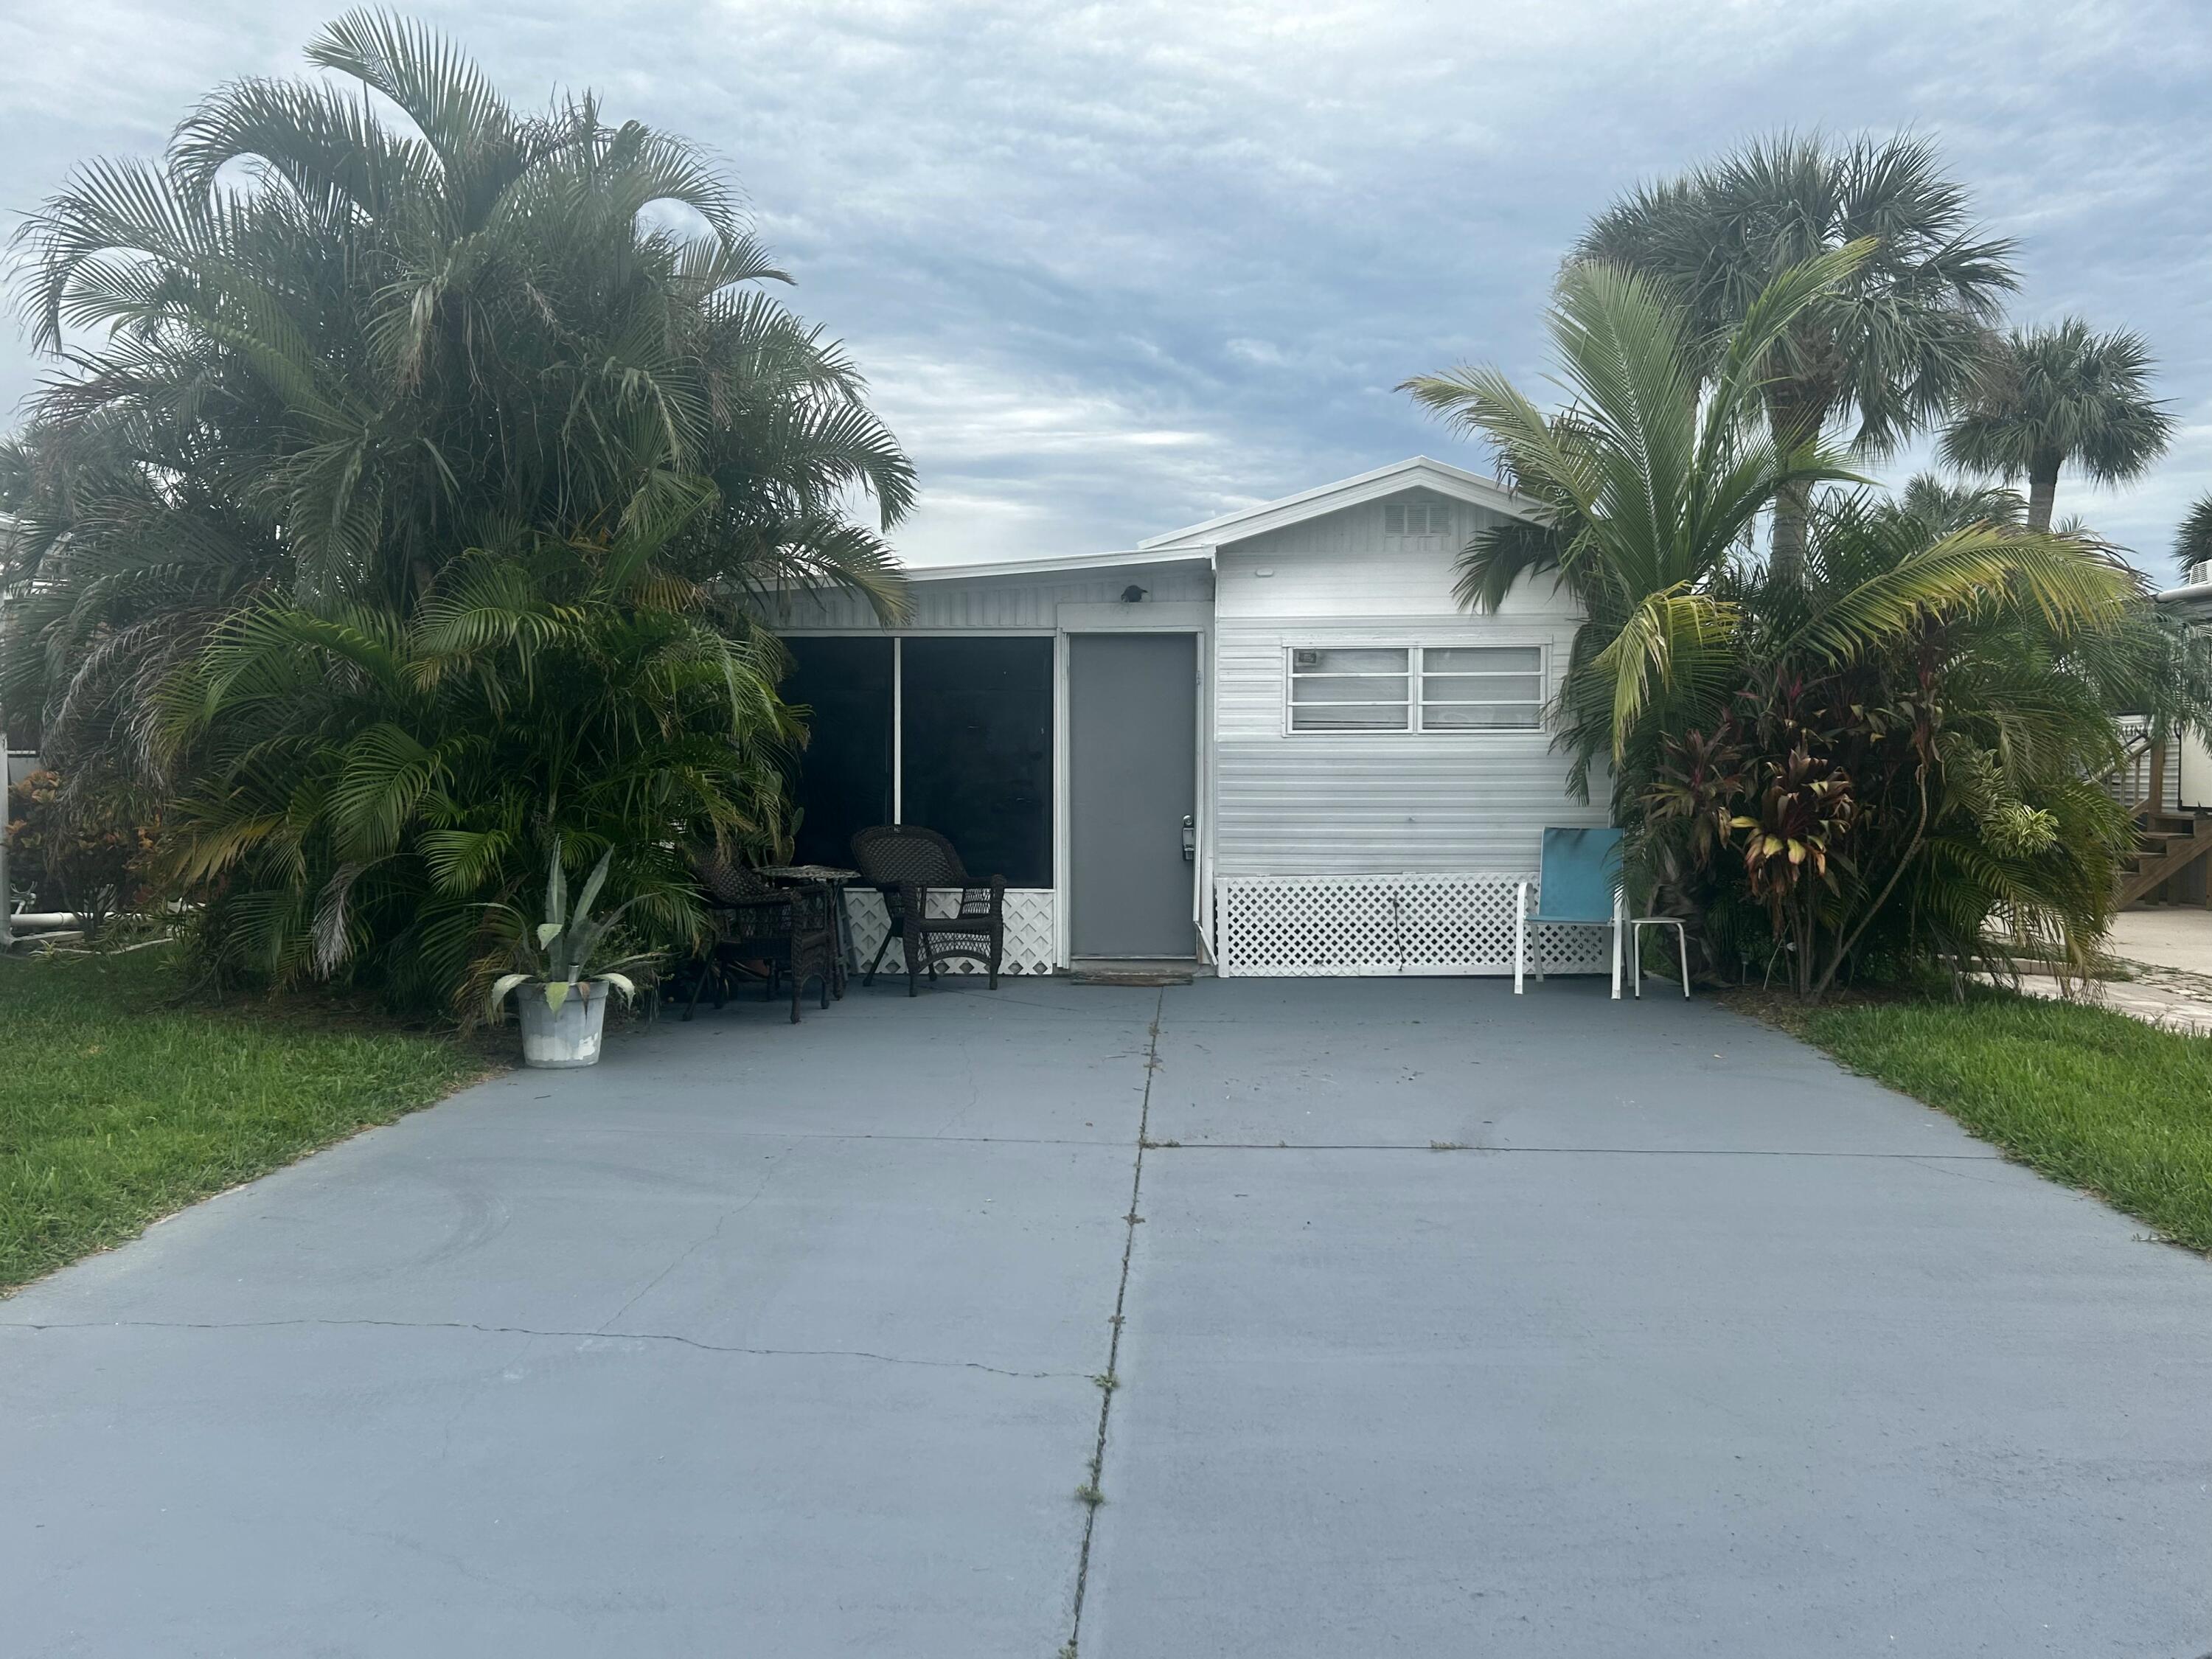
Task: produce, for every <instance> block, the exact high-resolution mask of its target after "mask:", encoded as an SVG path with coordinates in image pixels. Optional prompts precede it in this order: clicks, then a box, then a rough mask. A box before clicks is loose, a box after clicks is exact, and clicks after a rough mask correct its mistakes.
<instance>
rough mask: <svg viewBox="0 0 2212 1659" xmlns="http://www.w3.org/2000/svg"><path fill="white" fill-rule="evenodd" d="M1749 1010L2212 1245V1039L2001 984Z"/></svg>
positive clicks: (2025, 1155)
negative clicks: (1954, 995) (1933, 994)
mask: <svg viewBox="0 0 2212 1659" xmlns="http://www.w3.org/2000/svg"><path fill="white" fill-rule="evenodd" d="M1753 1012H1755V1013H1757V1014H1758V1015H1759V1016H1761V1017H1764V1018H1770V1019H1771V1020H1772V1021H1773V1022H1774V1023H1775V1024H1780V1025H1782V1026H1784V1028H1785V1029H1787V1030H1790V1031H1792V1032H1794V1033H1796V1035H1797V1036H1801V1037H1803V1038H1804V1039H1806V1040H1807V1041H1808V1042H1811V1043H1813V1044H1814V1046H1815V1047H1817V1048H1823V1049H1825V1050H1826V1051H1827V1053H1829V1054H1832V1055H1833V1056H1834V1057H1835V1058H1836V1059H1838V1060H1841V1061H1842V1062H1843V1063H1844V1065H1846V1066H1850V1068H1851V1069H1852V1070H1853V1071H1855V1072H1857V1073H1861V1074H1863V1075H1864V1076H1867V1077H1870V1078H1872V1079H1875V1081H1877V1082H1879V1083H1882V1084H1886V1085H1888V1086H1889V1087H1891V1088H1893V1089H1895V1090H1898V1091H1899V1092H1901V1093H1904V1094H1908V1095H1911V1096H1912V1097H1915V1098H1916V1099H1918V1100H1922V1101H1925V1102H1926V1103H1928V1104H1929V1105H1930V1106H1934V1107H1936V1108H1937V1109H1940V1110H1942V1111H1944V1112H1948V1113H1949V1114H1950V1115H1951V1116H1953V1117H1954V1118H1956V1119H1957V1120H1958V1121H1959V1122H1960V1124H1961V1125H1962V1126H1963V1127H1965V1128H1966V1130H1967V1132H1968V1133H1972V1134H1974V1135H1977V1136H1978V1137H1980V1138H1981V1139H1984V1140H1986V1141H1989V1142H1990V1143H1991V1144H1993V1145H1995V1146H1998V1147H2001V1148H2002V1150H2003V1151H2005V1152H2007V1153H2008V1154H2010V1155H2011V1156H2012V1157H2013V1158H2015V1159H2017V1160H2018V1161H2019V1162H2021V1163H2022V1164H2027V1166H2028V1167H2029V1168H2030V1169H2033V1170H2036V1171H2037V1172H2038V1173H2039V1174H2041V1175H2044V1176H2048V1177H2049V1178H2050V1179H2051V1180H2053V1181H2056V1182H2062V1183H2063V1184H2064V1185H2066V1186H2069V1187H2075V1188H2080V1189H2081V1190H2082V1191H2084V1192H2087V1193H2089V1194H2093V1195H2094V1196H2095V1197H2098V1198H2100V1199H2102V1200H2105V1201H2106V1203H2108V1204H2110V1205H2112V1206H2113V1207H2114V1208H2115V1209H2118V1210H2123V1211H2124V1212H2127V1213H2128V1214H2130V1215H2132V1216H2135V1217H2136V1218H2139V1219H2141V1220H2143V1221H2147V1222H2148V1223H2149V1224H2150V1225H2152V1226H2154V1227H2155V1228H2156V1229H2157V1230H2158V1231H2159V1232H2160V1235H2161V1236H2163V1237H2165V1238H2166V1239H2167V1240H2169V1241H2170V1242H2172V1243H2175V1244H2179V1245H2181V1246H2183V1247H2184V1248H2185V1249H2191V1250H2197V1251H2200V1252H2212V1037H2203V1036H2191V1035H2189V1034H2187V1033H2185V1032H2180V1031H2175V1030H2165V1029H2161V1028H2160V1027H2158V1026H2154V1025H2149V1024H2145V1023H2143V1022H2142V1021H2141V1020H2138V1019H2134V1018H2130V1017H2129V1016H2128V1015H2125V1014H2119V1013H2114V1012H2112V1011H2111V1010H2110V1009H2106V1008H2095V1007H2089V1006H2084V1005H2082V1004H2081V1003H2074V1002H2057V1001H2051V1000H2045V999H2042V998H2038V997H2027V996H2021V995H2020V994H2016V993H2014V992H2010V991H2000V990H1976V991H1973V992H1971V993H1970V994H1968V995H1967V997H1966V1000H1965V1001H1963V1002H1953V1001H1950V1000H1942V999H1929V1000H1916V1001H1896V1002H1865V1003H1857V1004H1850V1005H1845V1006H1836V1007H1826V1008H1815V1009H1809V1010H1804V1009H1798V1008H1795V1007H1790V1006H1776V1005H1774V1004H1772V1003H1767V1004H1765V1005H1764V1006H1759V1007H1757V1008H1755V1009H1754V1010H1753Z"/></svg>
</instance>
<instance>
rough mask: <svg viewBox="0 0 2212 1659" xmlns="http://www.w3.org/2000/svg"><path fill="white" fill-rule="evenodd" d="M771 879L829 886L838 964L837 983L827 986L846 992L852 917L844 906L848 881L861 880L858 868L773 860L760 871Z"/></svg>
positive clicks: (850, 960) (851, 939) (851, 943)
mask: <svg viewBox="0 0 2212 1659" xmlns="http://www.w3.org/2000/svg"><path fill="white" fill-rule="evenodd" d="M760 873H761V874H762V875H763V876H765V877H767V878H768V879H769V880H770V881H774V882H781V883H782V884H785V885H787V886H797V885H812V884H817V883H818V884H820V885H822V886H823V887H827V888H828V889H829V911H830V914H831V915H834V916H835V917H836V920H837V965H836V983H835V984H834V985H833V986H832V987H830V988H831V989H832V990H834V991H835V992H836V994H838V995H839V996H841V997H842V996H843V995H844V994H845V985H846V981H848V979H849V978H850V977H851V963H852V960H853V918H852V917H851V915H848V913H847V911H846V909H845V888H846V885H847V884H848V883H850V882H855V881H858V880H860V872H859V871H858V870H842V869H840V868H838V867H837V866H836V865H834V864H776V865H770V866H769V867H768V868H767V869H765V870H763V871H762V872H760Z"/></svg>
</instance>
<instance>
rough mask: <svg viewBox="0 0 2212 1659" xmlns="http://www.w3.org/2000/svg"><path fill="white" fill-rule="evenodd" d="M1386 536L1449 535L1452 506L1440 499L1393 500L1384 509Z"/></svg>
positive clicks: (1384, 530)
mask: <svg viewBox="0 0 2212 1659" xmlns="http://www.w3.org/2000/svg"><path fill="white" fill-rule="evenodd" d="M1450 533H1451V508H1450V507H1447V506H1445V505H1444V504H1443V503H1442V502H1440V501H1393V502H1391V503H1389V505H1388V506H1386V507H1383V534H1384V535H1386V536H1448V535H1449V534H1450Z"/></svg>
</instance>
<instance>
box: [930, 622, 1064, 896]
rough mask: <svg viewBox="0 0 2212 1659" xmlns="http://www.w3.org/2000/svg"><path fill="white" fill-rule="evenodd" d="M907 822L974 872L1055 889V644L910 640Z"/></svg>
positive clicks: (1012, 883) (1019, 884)
mask: <svg viewBox="0 0 2212 1659" xmlns="http://www.w3.org/2000/svg"><path fill="white" fill-rule="evenodd" d="M902 652H903V657H904V661H905V665H906V677H905V678H906V686H905V696H904V700H903V702H902V704H901V709H902V716H903V722H904V726H905V731H904V733H903V739H902V760H903V763H904V764H903V769H902V789H903V797H904V799H903V809H904V811H903V816H904V817H905V821H906V822H907V823H918V824H921V825H922V826H923V827H925V828H927V829H934V830H936V831H937V832H938V834H939V835H941V836H945V838H946V839H947V840H949V841H950V842H951V843H952V845H953V847H954V848H956V849H957V851H958V852H959V854H960V861H961V862H962V863H963V864H965V865H966V866H968V872H969V874H970V875H972V876H975V877H977V878H982V877H987V876H992V875H1001V876H1004V877H1005V878H1006V883H1007V885H1009V886H1012V887H1049V886H1051V885H1052V641H1050V640H1048V639H973V638H945V639H930V638H926V637H913V636H909V637H908V639H907V640H905V641H904V642H903V645H902Z"/></svg>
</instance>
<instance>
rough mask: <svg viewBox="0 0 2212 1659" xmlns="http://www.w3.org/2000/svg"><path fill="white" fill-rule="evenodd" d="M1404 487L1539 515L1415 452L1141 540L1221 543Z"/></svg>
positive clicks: (1496, 487) (1156, 546) (1492, 485)
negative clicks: (1389, 463) (1318, 484)
mask: <svg viewBox="0 0 2212 1659" xmlns="http://www.w3.org/2000/svg"><path fill="white" fill-rule="evenodd" d="M1404 489H1432V490H1435V491H1436V492H1437V494H1438V495H1449V496H1450V497H1452V498H1453V499H1454V500H1456V501H1466V502H1468V503H1470V504H1471V505H1473V506H1475V507H1488V508H1489V509H1490V510H1491V511H1492V512H1493V513H1509V514H1510V515H1511V516H1512V517H1514V518H1516V519H1528V520H1534V518H1535V516H1536V505H1535V503H1534V502H1533V501H1529V500H1528V498H1527V497H1526V496H1522V495H1515V494H1514V493H1513V492H1512V491H1511V490H1510V489H1506V488H1505V487H1504V485H1503V484H1501V483H1498V482H1497V481H1496V480H1495V479H1492V478H1486V477H1483V476H1482V475H1481V474H1480V473H1477V472H1469V471H1468V470H1467V469H1466V468H1465V467H1461V466H1453V465H1450V464H1449V462H1446V461H1438V460H1432V459H1430V458H1429V457H1428V456H1426V455H1416V456H1414V457H1413V459H1410V460H1404V461H1398V462H1395V463H1394V464H1393V465H1389V466H1382V467H1377V468H1376V469H1375V471H1372V472H1362V473H1360V474H1359V475H1358V477H1352V478H1340V479H1339V480H1338V481H1337V482H1336V483H1331V484H1323V485H1322V486H1321V487H1320V488H1319V489H1304V490H1301V491H1299V492H1298V493H1297V495H1285V496H1284V497H1283V498H1282V499H1281V500H1279V501H1267V502H1263V503H1262V504H1261V505H1260V506H1258V507H1245V508H1243V510H1242V511H1240V512H1236V513H1223V514H1222V515H1221V516H1220V517H1219V518H1217V519H1208V520H1206V522H1205V523H1203V524H1194V525H1189V526H1185V527H1184V528H1183V529H1181V530H1177V531H1173V532H1170V533H1169V534H1167V535H1164V536H1155V537H1153V538H1151V539H1150V540H1149V541H1143V542H1139V543H1138V544H1137V545H1138V547H1139V550H1143V551H1146V552H1165V551H1168V550H1170V549H1174V548H1186V549H1191V550H1196V549H1200V548H1211V547H1218V546H1220V545H1222V544H1224V543H1225V542H1235V541H1242V540H1243V539H1244V538H1246V537H1248V536H1259V535H1264V534H1265V533H1266V532H1268V531H1270V530H1280V529H1282V528H1284V527H1285V526H1288V525H1294V524H1302V523H1304V521H1305V520H1308V519H1318V518H1321V517H1322V516H1323V515H1324V514H1326V513H1340V512H1342V511H1343V510H1344V509H1345V508H1346V507H1358V506H1360V505H1362V504H1363V503H1364V502H1367V501H1380V500H1381V499H1383V497H1384V496H1386V495H1396V494H1397V493H1398V492H1399V491H1401V490H1404Z"/></svg>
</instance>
